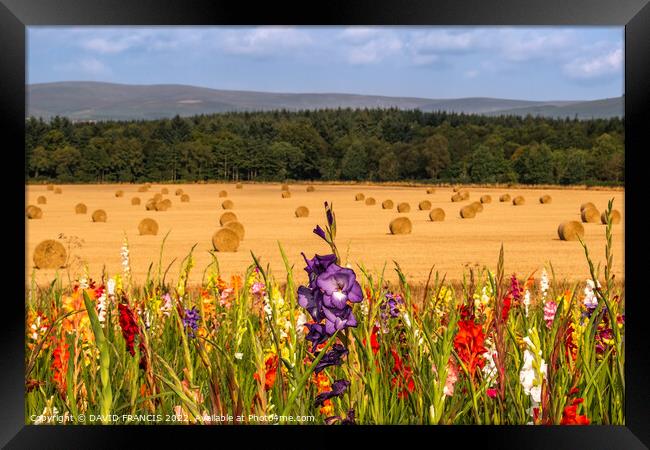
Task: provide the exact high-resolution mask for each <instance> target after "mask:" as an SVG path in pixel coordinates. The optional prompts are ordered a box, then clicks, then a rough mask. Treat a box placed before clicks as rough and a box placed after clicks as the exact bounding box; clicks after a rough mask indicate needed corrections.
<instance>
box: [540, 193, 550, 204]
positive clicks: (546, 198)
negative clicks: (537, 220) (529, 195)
mask: <svg viewBox="0 0 650 450" xmlns="http://www.w3.org/2000/svg"><path fill="white" fill-rule="evenodd" d="M552 200H553V199H552V198H551V196H550V195H542V196H541V197H540V198H539V202H540V203H541V204H542V205H546V204H548V203H551V201H552Z"/></svg>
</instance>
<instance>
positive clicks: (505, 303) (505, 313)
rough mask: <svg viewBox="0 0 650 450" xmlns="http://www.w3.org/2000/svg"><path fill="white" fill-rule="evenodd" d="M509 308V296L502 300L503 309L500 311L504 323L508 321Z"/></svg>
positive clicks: (510, 302)
mask: <svg viewBox="0 0 650 450" xmlns="http://www.w3.org/2000/svg"><path fill="white" fill-rule="evenodd" d="M510 306H512V299H511V298H510V296H509V295H506V296H505V297H504V298H503V309H502V310H501V318H502V319H503V321H504V322H506V321H507V320H508V313H509V312H510Z"/></svg>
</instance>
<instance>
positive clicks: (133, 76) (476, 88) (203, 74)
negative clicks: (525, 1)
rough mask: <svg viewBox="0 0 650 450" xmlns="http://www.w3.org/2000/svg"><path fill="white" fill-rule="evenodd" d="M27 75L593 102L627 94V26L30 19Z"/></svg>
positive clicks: (46, 78)
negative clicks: (107, 23)
mask: <svg viewBox="0 0 650 450" xmlns="http://www.w3.org/2000/svg"><path fill="white" fill-rule="evenodd" d="M27 39H28V41H27V49H28V50H27V73H28V75H27V76H28V80H27V82H28V83H42V82H51V81H70V80H75V81H79V80H94V81H107V82H115V83H129V84H160V83H173V84H189V85H195V86H205V87H211V88H218V89H239V90H255V91H269V92H340V93H358V94H374V95H389V96H410V97H427V98H458V97H500V98H513V99H529V100H591V99H598V98H605V97H615V96H620V95H622V94H623V55H624V49H623V28H622V27H146V28H143V27H29V28H28V31H27Z"/></svg>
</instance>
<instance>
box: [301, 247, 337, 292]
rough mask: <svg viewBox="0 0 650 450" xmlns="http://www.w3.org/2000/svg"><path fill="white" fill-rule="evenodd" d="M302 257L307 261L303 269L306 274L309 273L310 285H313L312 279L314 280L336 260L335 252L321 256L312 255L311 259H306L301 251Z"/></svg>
mask: <svg viewBox="0 0 650 450" xmlns="http://www.w3.org/2000/svg"><path fill="white" fill-rule="evenodd" d="M302 257H303V258H304V259H305V263H307V267H305V271H306V272H307V275H309V281H310V287H314V286H313V285H311V282H312V281H313V280H315V279H316V278H317V277H318V276H319V275H320V274H321V273H323V272H325V271H326V270H327V268H328V267H329V266H330V265H332V264H334V263H335V262H336V255H335V254H330V255H322V256H321V255H314V257H313V258H312V259H307V257H306V256H305V254H304V253H302Z"/></svg>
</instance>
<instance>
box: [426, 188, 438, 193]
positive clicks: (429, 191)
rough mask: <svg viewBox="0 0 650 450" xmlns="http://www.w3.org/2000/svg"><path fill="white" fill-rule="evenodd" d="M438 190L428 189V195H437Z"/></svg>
mask: <svg viewBox="0 0 650 450" xmlns="http://www.w3.org/2000/svg"><path fill="white" fill-rule="evenodd" d="M435 193H436V190H435V189H434V188H427V194H435Z"/></svg>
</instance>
